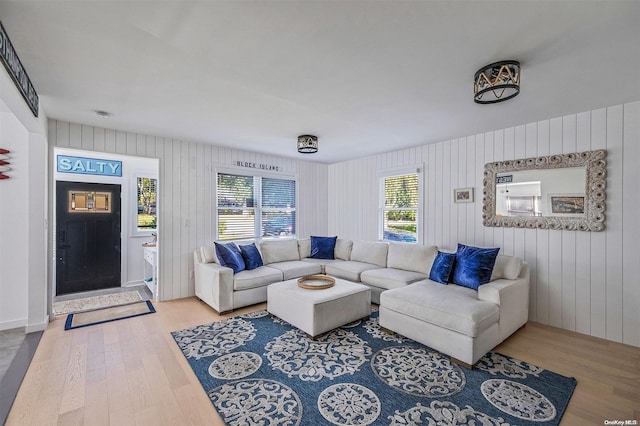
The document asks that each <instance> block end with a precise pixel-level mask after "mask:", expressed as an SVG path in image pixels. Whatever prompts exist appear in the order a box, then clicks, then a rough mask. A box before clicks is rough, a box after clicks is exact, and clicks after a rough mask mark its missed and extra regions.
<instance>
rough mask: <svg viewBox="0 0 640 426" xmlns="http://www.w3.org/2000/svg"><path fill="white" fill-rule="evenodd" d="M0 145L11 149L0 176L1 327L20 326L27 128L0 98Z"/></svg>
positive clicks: (23, 320) (24, 307)
mask: <svg viewBox="0 0 640 426" xmlns="http://www.w3.org/2000/svg"><path fill="white" fill-rule="evenodd" d="M0 108H1V109H2V112H0V148H5V149H8V150H10V151H11V154H9V155H10V156H11V160H9V161H10V162H11V164H10V166H9V167H11V168H12V169H13V171H10V172H7V173H6V175H7V176H10V178H9V179H5V180H0V207H1V208H0V235H2V243H1V244H0V271H2V272H1V273H0V276H1V277H2V278H0V280H2V281H1V286H0V329H2V330H5V329H10V328H16V327H23V326H25V325H26V324H27V316H28V295H29V292H28V289H29V286H28V279H29V277H28V275H27V274H25V273H24V272H23V269H24V267H25V262H24V260H25V259H27V258H28V256H29V252H28V244H29V239H28V235H29V232H28V217H27V216H25V212H28V210H29V176H28V174H27V173H24V172H23V171H24V170H27V169H28V165H29V156H28V155H25V154H26V150H25V148H28V146H29V132H27V129H25V128H24V126H22V124H21V123H20V122H19V121H18V119H17V118H16V117H15V116H14V115H13V114H12V113H11V112H10V111H8V109H7V107H6V105H4V103H3V102H0Z"/></svg>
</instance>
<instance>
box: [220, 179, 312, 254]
mask: <svg viewBox="0 0 640 426" xmlns="http://www.w3.org/2000/svg"><path fill="white" fill-rule="evenodd" d="M219 173H223V174H231V175H239V176H250V177H253V178H254V188H253V192H254V206H259V207H254V212H255V217H256V222H255V225H254V236H253V237H249V238H240V239H235V240H224V241H225V242H230V241H262V240H271V239H276V238H269V237H266V238H265V237H263V236H262V235H261V234H262V232H261V231H262V178H267V179H282V180H292V181H294V182H295V187H296V190H295V194H294V198H295V203H296V208H295V223H296V232H295V234H292V235H291V236H287V237H283V238H279V239H280V240H287V239H289V240H292V239H296V238H297V236H298V235H299V231H298V228H299V226H298V225H299V222H298V220H299V218H300V216H299V215H298V211H299V196H298V192H299V187H300V182H299V179H298V174H296V173H286V172H284V173H283V172H272V171H266V170H260V169H252V168H244V167H216V168H214V169H213V175H212V177H211V182H212V186H213V197H211V210H210V211H211V212H212V217H213V224H212V225H213V228H214V229H213V237H214V241H223V240H220V234H219V233H218V220H219V218H218V174H219ZM256 177H259V178H260V179H259V180H258V182H257V183H255V178H256Z"/></svg>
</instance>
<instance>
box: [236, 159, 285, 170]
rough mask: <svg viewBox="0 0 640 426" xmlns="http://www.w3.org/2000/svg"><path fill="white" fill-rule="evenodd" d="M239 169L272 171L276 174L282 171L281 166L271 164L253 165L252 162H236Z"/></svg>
mask: <svg viewBox="0 0 640 426" xmlns="http://www.w3.org/2000/svg"><path fill="white" fill-rule="evenodd" d="M236 166H237V167H247V168H249V169H260V170H271V171H274V172H279V171H280V166H273V165H271V164H260V163H252V162H251V161H236Z"/></svg>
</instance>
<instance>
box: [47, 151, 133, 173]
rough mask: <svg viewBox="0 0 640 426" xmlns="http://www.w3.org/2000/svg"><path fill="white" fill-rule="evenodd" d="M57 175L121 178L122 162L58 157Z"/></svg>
mask: <svg viewBox="0 0 640 426" xmlns="http://www.w3.org/2000/svg"><path fill="white" fill-rule="evenodd" d="M57 163H58V173H79V174H83V175H99V176H122V161H114V160H101V159H99V158H84V157H69V156H67V155H58V156H57Z"/></svg>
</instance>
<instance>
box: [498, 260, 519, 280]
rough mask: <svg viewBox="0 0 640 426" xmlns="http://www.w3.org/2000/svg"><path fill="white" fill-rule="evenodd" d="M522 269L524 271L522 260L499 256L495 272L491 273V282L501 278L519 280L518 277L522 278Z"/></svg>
mask: <svg viewBox="0 0 640 426" xmlns="http://www.w3.org/2000/svg"><path fill="white" fill-rule="evenodd" d="M520 269H522V259H520V258H519V257H515V256H505V255H502V254H499V255H498V257H497V258H496V264H495V266H494V267H493V272H492V273H491V281H493V280H497V279H500V278H506V279H508V280H515V279H518V276H520Z"/></svg>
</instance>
